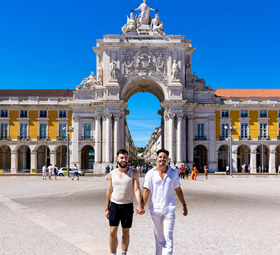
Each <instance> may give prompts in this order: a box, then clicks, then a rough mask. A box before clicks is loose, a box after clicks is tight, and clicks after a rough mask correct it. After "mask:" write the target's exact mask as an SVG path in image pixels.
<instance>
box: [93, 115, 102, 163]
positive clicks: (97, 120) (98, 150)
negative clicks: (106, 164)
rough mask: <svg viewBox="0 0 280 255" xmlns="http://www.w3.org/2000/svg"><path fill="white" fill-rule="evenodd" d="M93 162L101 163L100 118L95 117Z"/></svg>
mask: <svg viewBox="0 0 280 255" xmlns="http://www.w3.org/2000/svg"><path fill="white" fill-rule="evenodd" d="M94 153H95V161H96V162H97V163H100V162H101V116H99V115H98V116H96V117H95V150H94Z"/></svg>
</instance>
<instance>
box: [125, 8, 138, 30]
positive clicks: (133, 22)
mask: <svg viewBox="0 0 280 255" xmlns="http://www.w3.org/2000/svg"><path fill="white" fill-rule="evenodd" d="M136 28H137V18H136V17H135V18H134V15H133V12H132V13H130V18H129V17H127V23H126V24H125V25H124V26H123V27H122V32H123V33H124V34H125V35H126V34H127V33H128V32H135V31H136Z"/></svg>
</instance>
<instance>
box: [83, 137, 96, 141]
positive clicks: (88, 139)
mask: <svg viewBox="0 0 280 255" xmlns="http://www.w3.org/2000/svg"><path fill="white" fill-rule="evenodd" d="M93 140H94V137H93V136H81V138H80V141H93Z"/></svg>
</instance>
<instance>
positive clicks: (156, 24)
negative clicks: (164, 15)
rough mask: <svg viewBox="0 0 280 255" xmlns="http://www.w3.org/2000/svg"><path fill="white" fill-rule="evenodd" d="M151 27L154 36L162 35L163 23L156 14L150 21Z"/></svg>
mask: <svg viewBox="0 0 280 255" xmlns="http://www.w3.org/2000/svg"><path fill="white" fill-rule="evenodd" d="M151 26H152V27H153V32H154V33H155V34H159V35H164V29H163V23H162V22H161V21H160V18H159V15H158V14H156V15H155V18H154V19H152V23H151Z"/></svg>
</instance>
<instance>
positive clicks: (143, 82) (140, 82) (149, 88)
mask: <svg viewBox="0 0 280 255" xmlns="http://www.w3.org/2000/svg"><path fill="white" fill-rule="evenodd" d="M138 92H149V93H151V94H153V95H154V96H156V97H157V98H158V100H159V101H160V102H163V101H165V99H167V98H168V93H167V89H166V86H165V85H164V84H163V83H162V82H161V81H159V80H158V79H157V78H155V77H153V76H146V77H145V78H144V79H143V77H141V76H137V77H135V78H133V79H131V80H129V81H128V82H127V83H126V84H125V85H124V86H123V88H122V89H121V94H120V99H121V100H124V101H125V102H127V101H128V99H129V98H130V97H131V96H133V95H134V94H136V93H138Z"/></svg>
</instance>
